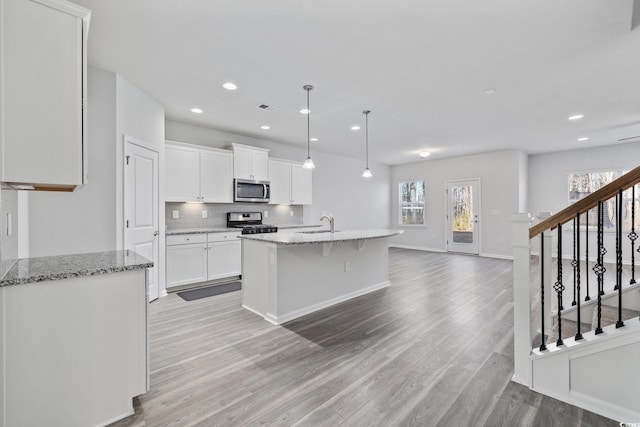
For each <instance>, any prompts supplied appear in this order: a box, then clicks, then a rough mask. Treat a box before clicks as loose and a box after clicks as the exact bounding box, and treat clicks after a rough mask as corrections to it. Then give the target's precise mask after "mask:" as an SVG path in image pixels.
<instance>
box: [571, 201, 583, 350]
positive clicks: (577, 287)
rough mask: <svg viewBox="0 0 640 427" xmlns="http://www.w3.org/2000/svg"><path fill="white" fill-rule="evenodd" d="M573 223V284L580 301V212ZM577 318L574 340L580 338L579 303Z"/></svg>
mask: <svg viewBox="0 0 640 427" xmlns="http://www.w3.org/2000/svg"><path fill="white" fill-rule="evenodd" d="M573 224H574V230H575V236H576V241H575V242H574V247H575V253H576V259H575V261H576V266H575V267H574V271H575V275H576V280H575V282H574V286H575V290H576V297H575V298H576V301H580V212H578V214H577V215H576V217H575V219H574V220H573ZM576 313H577V320H578V325H577V326H576V328H577V329H576V337H575V338H576V341H578V340H581V339H582V333H581V331H580V321H581V319H580V304H578V307H577V310H576Z"/></svg>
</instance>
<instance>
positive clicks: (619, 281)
mask: <svg viewBox="0 0 640 427" xmlns="http://www.w3.org/2000/svg"><path fill="white" fill-rule="evenodd" d="M616 202H617V207H616V217H617V218H616V286H617V287H618V321H617V322H616V328H621V327H623V326H624V322H623V321H622V190H619V191H618V196H617V198H616Z"/></svg>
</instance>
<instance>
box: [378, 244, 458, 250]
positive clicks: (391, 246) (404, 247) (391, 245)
mask: <svg viewBox="0 0 640 427" xmlns="http://www.w3.org/2000/svg"><path fill="white" fill-rule="evenodd" d="M389 247H390V248H399V249H413V250H415V251H425V252H446V251H445V250H444V249H440V248H425V247H423V246H409V245H396V244H394V243H390V244H389Z"/></svg>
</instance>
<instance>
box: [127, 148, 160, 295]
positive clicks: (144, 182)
mask: <svg viewBox="0 0 640 427" xmlns="http://www.w3.org/2000/svg"><path fill="white" fill-rule="evenodd" d="M124 154H125V162H124V168H125V177H124V216H125V231H124V248H125V249H131V250H134V251H135V252H137V253H138V254H140V255H142V256H143V257H145V258H147V259H150V260H152V261H153V268H151V271H150V274H149V301H153V300H154V299H157V298H158V297H159V286H158V262H159V243H158V240H159V239H158V234H159V232H158V209H159V206H158V202H159V193H158V152H157V151H154V150H151V149H149V148H145V147H143V146H141V145H138V144H136V143H134V142H132V141H131V140H128V139H125V150H124Z"/></svg>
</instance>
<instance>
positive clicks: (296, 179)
mask: <svg viewBox="0 0 640 427" xmlns="http://www.w3.org/2000/svg"><path fill="white" fill-rule="evenodd" d="M312 192H313V174H312V173H311V169H305V168H303V167H302V165H301V164H299V163H291V204H294V205H310V204H311V202H312V197H311V194H312Z"/></svg>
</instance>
